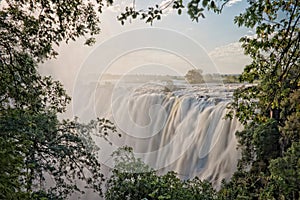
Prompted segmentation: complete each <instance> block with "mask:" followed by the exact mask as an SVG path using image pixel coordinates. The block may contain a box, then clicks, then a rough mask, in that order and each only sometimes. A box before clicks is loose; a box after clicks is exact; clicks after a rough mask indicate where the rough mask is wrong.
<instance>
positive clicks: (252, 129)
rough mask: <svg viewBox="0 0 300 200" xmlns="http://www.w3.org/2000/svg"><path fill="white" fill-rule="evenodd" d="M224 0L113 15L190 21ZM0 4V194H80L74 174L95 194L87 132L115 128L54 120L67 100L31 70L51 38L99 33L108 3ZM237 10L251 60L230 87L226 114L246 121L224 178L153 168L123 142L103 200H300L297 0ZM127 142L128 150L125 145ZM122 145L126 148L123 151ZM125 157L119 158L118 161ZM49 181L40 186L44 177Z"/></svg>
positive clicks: (175, 1)
mask: <svg viewBox="0 0 300 200" xmlns="http://www.w3.org/2000/svg"><path fill="white" fill-rule="evenodd" d="M228 2H229V0H215V1H213V0H190V1H188V2H184V1H182V0H170V1H164V4H161V5H156V6H153V7H149V9H147V10H136V8H135V1H133V6H132V7H127V8H126V10H125V12H124V13H121V15H120V16H119V20H120V21H121V23H124V22H125V20H127V19H128V18H133V19H136V18H138V17H139V18H141V19H144V20H146V22H149V23H153V21H154V20H156V19H158V20H159V19H160V18H161V16H162V13H163V11H164V10H165V9H167V8H168V7H173V8H174V9H176V10H177V11H178V14H181V13H182V11H183V10H184V9H186V11H187V13H188V15H189V16H190V17H191V18H192V19H193V20H198V19H199V18H202V17H204V10H205V9H207V10H211V11H213V12H216V13H220V12H221V11H222V9H223V8H224V5H225V4H226V3H228ZM1 3H2V7H1V10H0V70H1V71H0V146H1V150H0V170H1V174H0V199H64V198H68V197H69V196H70V195H71V194H72V193H73V192H74V191H78V192H80V191H81V190H82V188H78V186H77V185H78V181H83V182H85V184H86V186H87V187H88V188H92V189H94V190H95V191H96V192H98V193H99V194H100V195H101V193H102V190H101V183H102V182H103V175H102V174H101V171H100V164H99V161H98V160H97V155H96V152H97V150H98V149H97V148H96V147H95V146H94V145H93V140H92V139H91V135H90V134H91V133H95V134H96V135H99V136H102V137H105V136H106V135H107V133H108V132H109V131H114V127H113V125H112V124H111V123H110V122H109V121H107V120H104V119H97V120H95V121H92V122H90V123H88V124H81V123H79V122H78V120H72V121H71V120H65V121H60V120H58V117H57V115H58V114H59V113H62V112H64V111H65V108H66V105H67V104H68V102H69V101H70V98H69V97H68V96H67V95H66V93H65V90H64V89H63V87H62V85H61V84H60V83H59V82H57V81H54V80H52V78H51V77H43V76H41V75H40V74H39V73H38V70H37V63H38V62H42V61H43V60H45V59H49V58H53V57H54V56H55V55H57V53H56V52H55V50H54V44H56V45H59V44H60V42H62V41H66V42H68V41H69V40H74V39H76V38H78V37H80V36H85V35H88V36H91V38H88V39H87V41H86V43H87V44H91V43H93V42H94V39H93V35H95V34H97V33H99V31H100V29H99V24H98V23H99V20H98V17H97V13H99V12H100V13H101V8H102V7H103V6H104V3H107V4H111V3H112V2H111V1H109V0H108V1H105V2H103V1H96V2H94V1H89V0H86V1H80V0H74V1H55V0H50V1H44V0H36V1H33V0H21V1H17V0H10V1H5V2H4V1H2V2H1ZM248 4H249V6H248V8H247V9H246V10H245V12H244V13H241V14H240V15H239V16H237V17H236V19H235V22H236V23H237V24H238V25H239V26H246V27H250V28H253V29H255V30H256V34H255V35H254V36H252V37H249V36H248V37H243V38H242V39H241V42H242V43H243V48H244V49H245V53H246V54H247V55H249V56H250V57H251V58H252V63H251V64H250V65H248V66H246V68H245V70H244V72H243V74H242V75H241V77H240V80H241V81H242V82H246V83H249V84H248V85H247V86H245V87H243V88H240V89H239V90H237V91H236V93H235V99H234V102H233V104H232V105H231V108H232V111H233V112H232V113H231V114H235V115H236V116H237V117H238V118H239V120H240V121H241V122H242V123H243V124H244V125H245V129H244V131H241V132H239V133H237V137H238V139H239V144H240V145H239V148H240V149H241V150H242V158H241V160H240V162H239V166H238V167H239V170H238V171H237V172H236V173H235V174H234V175H233V177H232V179H231V181H229V182H227V183H225V182H224V184H223V187H222V189H221V190H220V191H218V192H216V191H214V190H213V189H212V188H211V186H210V184H209V183H207V182H205V181H204V182H202V181H200V180H198V179H194V180H188V181H181V180H179V179H178V177H177V176H176V174H175V173H173V172H170V173H168V174H166V175H163V176H159V175H157V173H156V172H155V171H153V170H152V169H150V168H149V167H147V166H145V165H144V164H143V163H142V162H141V161H140V160H139V159H135V158H134V157H133V156H132V154H131V149H126V148H125V149H120V150H119V151H117V152H116V153H115V155H114V156H117V158H118V159H119V160H118V159H117V160H116V168H115V169H114V171H113V175H112V177H111V178H110V179H109V181H108V182H107V192H106V198H107V199H143V198H144V199H299V198H300V194H299V191H300V187H299V183H300V160H299V157H300V141H299V138H300V131H299V130H300V118H299V117H300V107H299V105H300V80H299V79H300V70H299V61H300V55H299V54H300V50H299V46H300V28H299V24H300V22H299V20H300V10H299V9H300V6H299V5H300V3H299V0H273V1H269V0H256V1H252V0H249V1H248ZM123 150H125V151H123ZM127 150H129V151H127ZM124 155H125V158H126V159H123V158H124ZM49 181H50V182H51V184H50V185H51V186H48V187H46V183H49Z"/></svg>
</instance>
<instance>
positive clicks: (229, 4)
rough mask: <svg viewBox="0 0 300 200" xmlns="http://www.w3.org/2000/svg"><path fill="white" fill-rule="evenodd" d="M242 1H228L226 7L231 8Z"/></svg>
mask: <svg viewBox="0 0 300 200" xmlns="http://www.w3.org/2000/svg"><path fill="white" fill-rule="evenodd" d="M241 1H242V0H230V1H229V2H228V3H227V4H226V6H227V7H231V6H233V5H234V4H236V3H238V2H241Z"/></svg>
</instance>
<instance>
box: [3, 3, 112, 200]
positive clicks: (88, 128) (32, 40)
mask: <svg viewBox="0 0 300 200" xmlns="http://www.w3.org/2000/svg"><path fill="white" fill-rule="evenodd" d="M104 3H107V4H111V2H110V1H107V2H102V1H97V2H95V3H93V2H91V1H54V0H52V1H43V0H41V1H39V0H38V1H32V0H22V1H14V0H13V1H3V2H1V4H2V7H1V10H0V69H1V70H0V130H1V131H0V144H1V151H0V163H1V166H0V170H1V175H0V198H1V199H64V198H66V197H68V196H70V195H71V194H72V193H73V192H75V191H77V192H82V190H83V189H84V188H79V187H78V186H77V185H78V181H83V182H85V185H86V186H87V187H88V188H91V189H92V190H95V191H96V192H97V193H99V195H102V190H101V183H102V182H103V174H101V171H100V162H99V160H98V158H97V151H98V149H97V148H96V146H95V145H94V142H93V140H92V137H91V134H95V135H98V136H101V137H106V135H107V133H108V132H114V126H113V125H112V124H111V123H110V122H109V121H107V120H105V119H95V120H94V121H91V122H90V123H88V124H81V123H79V122H78V120H76V119H75V120H63V121H60V120H58V116H57V114H59V113H62V112H64V111H65V109H66V105H67V104H68V103H69V102H70V97H69V96H68V95H67V94H66V92H65V90H64V89H63V86H62V85H61V83H59V82H58V81H54V80H53V79H52V78H51V77H43V76H41V75H40V74H39V72H38V70H37V64H38V62H42V61H44V60H45V59H49V58H53V57H55V55H57V53H56V51H55V50H54V45H59V44H60V42H62V41H66V42H68V41H69V40H75V39H76V38H78V37H81V36H93V35H95V34H98V33H99V31H100V29H99V19H98V16H97V13H98V12H101V8H102V7H103V6H104ZM96 6H97V7H96ZM93 41H94V39H93V38H87V41H86V43H87V44H91V43H92V42H93ZM49 183H50V184H49Z"/></svg>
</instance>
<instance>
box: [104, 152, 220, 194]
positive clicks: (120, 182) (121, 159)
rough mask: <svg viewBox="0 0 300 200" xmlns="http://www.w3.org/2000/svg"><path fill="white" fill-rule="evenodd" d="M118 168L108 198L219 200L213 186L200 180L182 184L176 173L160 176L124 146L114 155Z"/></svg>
mask: <svg viewBox="0 0 300 200" xmlns="http://www.w3.org/2000/svg"><path fill="white" fill-rule="evenodd" d="M112 156H113V158H114V160H115V167H114V169H113V175H112V177H111V178H110V179H109V180H108V182H107V191H106V193H105V198H106V199H107V200H111V199H113V200H119V199H120V200H123V199H148V200H152V199H153V200H154V199H178V200H181V199H182V200H184V199H191V200H197V199H199V200H200V199H208V200H212V199H216V193H215V191H214V190H213V188H212V186H211V184H210V183H208V182H207V181H201V180H199V179H198V178H195V179H193V180H188V181H181V180H180V179H179V178H178V177H177V174H176V173H175V172H168V173H167V174H165V175H162V176H159V175H157V174H156V171H154V170H153V169H151V168H150V167H149V166H147V165H146V164H145V163H143V162H142V161H141V160H140V159H137V158H135V157H134V155H133V152H132V148H129V147H122V148H120V149H118V150H117V151H116V152H114V153H113V155H112Z"/></svg>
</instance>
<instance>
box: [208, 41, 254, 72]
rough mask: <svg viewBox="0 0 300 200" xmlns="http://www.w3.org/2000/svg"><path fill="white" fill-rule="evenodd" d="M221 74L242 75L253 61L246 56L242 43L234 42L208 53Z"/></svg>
mask: <svg viewBox="0 0 300 200" xmlns="http://www.w3.org/2000/svg"><path fill="white" fill-rule="evenodd" d="M208 55H209V56H210V57H211V59H212V60H213V61H214V63H215V64H216V66H217V68H218V69H219V71H220V72H221V73H228V74H230V73H234V74H236V73H241V72H242V70H243V68H244V66H245V65H247V64H249V63H250V61H251V59H250V58H249V57H248V56H245V55H244V50H243V49H242V47H241V43H239V42H233V43H230V44H228V45H224V46H220V47H217V48H215V49H214V50H212V51H211V52H209V53H208Z"/></svg>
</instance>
